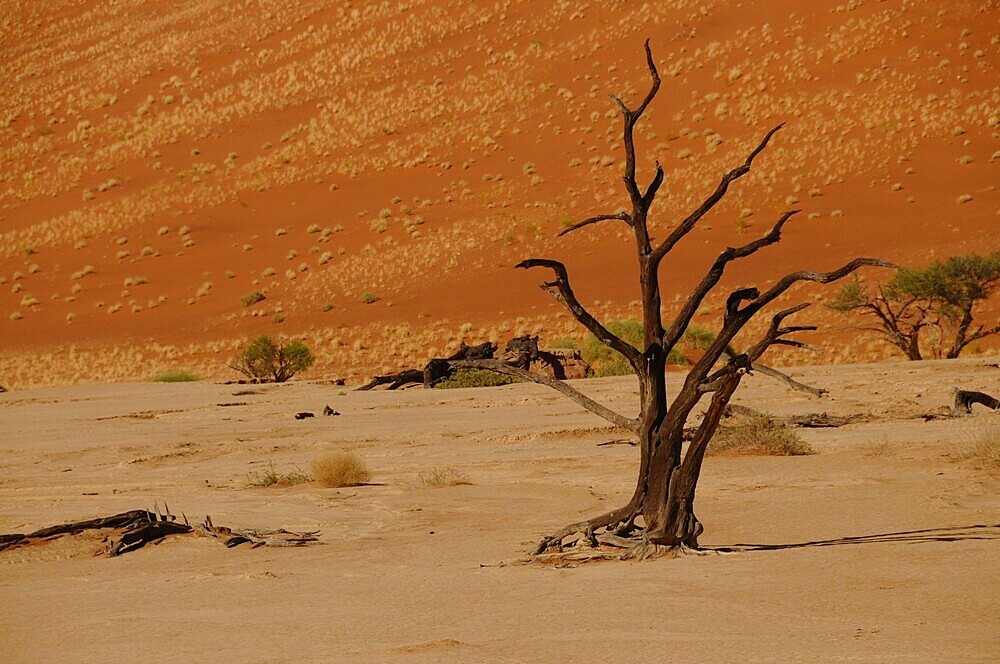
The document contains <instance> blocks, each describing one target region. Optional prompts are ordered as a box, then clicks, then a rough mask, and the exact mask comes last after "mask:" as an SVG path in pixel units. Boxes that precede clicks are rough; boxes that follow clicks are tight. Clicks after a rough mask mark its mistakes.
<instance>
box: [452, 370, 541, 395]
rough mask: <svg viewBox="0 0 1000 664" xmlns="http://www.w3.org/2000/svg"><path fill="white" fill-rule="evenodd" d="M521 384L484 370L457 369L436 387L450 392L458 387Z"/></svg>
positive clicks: (514, 379) (509, 377) (507, 377)
mask: <svg viewBox="0 0 1000 664" xmlns="http://www.w3.org/2000/svg"><path fill="white" fill-rule="evenodd" d="M519 382H521V381H520V380H518V379H517V378H514V377H513V376H506V375H504V374H499V373H496V372H495V371H487V370H485V369H459V370H458V371H456V372H455V373H454V374H452V376H451V377H450V378H446V379H445V380H443V381H441V382H440V383H438V384H437V385H436V387H438V388H440V389H442V390H450V389H455V388H459V387H496V386H498V385H510V384H511V383H519Z"/></svg>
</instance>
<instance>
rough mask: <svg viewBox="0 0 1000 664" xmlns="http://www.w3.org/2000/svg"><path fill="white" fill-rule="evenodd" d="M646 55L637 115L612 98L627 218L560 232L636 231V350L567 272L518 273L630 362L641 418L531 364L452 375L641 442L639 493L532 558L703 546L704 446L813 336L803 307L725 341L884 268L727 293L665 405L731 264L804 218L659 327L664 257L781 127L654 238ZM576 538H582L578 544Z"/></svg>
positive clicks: (728, 255) (810, 275)
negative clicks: (492, 375) (707, 337)
mask: <svg viewBox="0 0 1000 664" xmlns="http://www.w3.org/2000/svg"><path fill="white" fill-rule="evenodd" d="M645 50H646V63H647V66H648V69H649V74H650V77H651V79H652V83H651V86H650V89H649V92H648V93H647V94H646V96H645V98H644V99H643V100H642V102H641V103H640V104H639V105H638V106H637V107H636V108H634V109H632V108H629V107H628V106H626V104H625V103H624V102H623V101H622V100H620V99H619V98H617V97H614V96H612V100H613V101H614V103H615V104H616V106H617V107H618V109H619V111H620V112H621V116H622V120H623V144H624V148H625V173H624V177H623V181H624V184H625V190H626V192H627V193H628V198H629V201H630V208H629V210H627V211H621V212H616V213H611V214H599V215H596V216H593V217H590V218H588V219H585V220H583V221H580V222H578V223H576V224H573V225H570V226H568V227H567V228H565V229H563V230H562V231H561V232H560V233H559V235H565V234H567V233H572V232H576V231H579V230H580V229H582V228H585V227H587V226H590V225H592V224H597V223H601V222H605V221H611V222H618V223H624V224H626V225H627V226H628V227H629V229H630V230H631V231H632V234H633V236H634V238H635V248H636V259H637V261H638V267H639V287H640V291H641V303H642V323H643V335H642V336H643V339H642V344H641V346H636V345H633V344H631V343H628V342H626V341H625V340H623V339H622V338H621V337H619V336H617V335H616V334H614V333H613V332H612V331H611V330H609V329H608V327H606V326H605V325H604V324H602V323H601V322H600V321H598V320H597V319H596V318H594V316H592V315H591V314H590V312H588V311H587V309H586V308H585V307H584V306H583V305H582V304H581V303H580V301H579V300H578V299H577V297H576V295H575V293H574V292H573V289H572V287H571V285H570V279H569V274H568V272H567V270H566V267H565V266H564V265H563V264H562V263H560V262H558V261H554V260H547V259H538V258H532V259H528V260H525V261H522V262H521V263H519V264H518V265H517V267H518V268H523V269H531V268H543V269H546V270H549V271H550V272H551V273H552V279H551V280H550V281H546V282H545V283H543V284H542V288H543V289H544V290H545V291H547V292H548V293H550V294H551V295H552V296H553V297H555V298H556V299H557V300H558V301H560V302H561V303H562V304H563V305H565V307H566V308H567V309H568V310H569V311H570V313H572V315H573V316H574V317H575V318H576V320H577V321H579V322H580V323H581V324H582V325H583V326H584V327H586V328H587V329H588V330H589V331H590V332H591V333H592V334H593V335H594V336H595V337H596V338H597V339H599V340H600V341H601V342H602V343H604V344H605V345H607V346H608V347H610V348H611V349H613V350H614V351H616V352H618V353H619V354H621V355H622V356H623V357H624V358H625V360H626V361H627V362H628V363H629V365H630V366H631V367H632V369H633V371H634V372H635V373H636V375H637V376H638V378H639V397H640V411H639V415H638V417H635V418H633V417H628V416H625V415H622V414H620V413H617V412H614V411H612V410H611V409H610V408H607V407H606V406H604V405H603V404H600V403H598V402H596V401H594V400H593V399H591V398H590V397H588V396H586V395H585V394H583V393H582V392H580V391H579V390H577V389H576V388H575V387H572V386H570V385H569V384H567V383H565V382H562V381H558V380H554V379H550V378H548V377H546V376H541V375H538V374H534V373H532V372H530V371H528V370H526V369H523V368H521V366H524V364H523V363H516V362H510V361H505V360H468V361H458V362H455V363H454V365H456V366H464V367H473V368H480V369H490V370H492V371H496V372H499V373H504V374H508V375H512V376H516V377H518V378H522V379H524V380H529V381H534V382H536V383H541V384H544V385H548V386H550V387H553V388H555V389H557V390H559V391H560V392H562V393H563V394H566V395H567V396H569V397H570V398H572V399H574V400H575V401H576V402H577V403H579V404H581V405H582V406H584V407H585V408H587V409H588V410H590V411H592V412H594V413H596V414H597V415H600V416H601V417H603V418H605V419H606V420H608V421H610V422H612V423H614V424H617V425H619V426H621V427H624V428H626V429H629V430H630V431H633V432H634V433H635V434H636V435H637V437H638V439H639V454H640V458H639V472H638V477H637V481H636V486H635V491H634V492H633V495H632V498H631V499H630V500H629V501H628V503H627V504H625V505H624V506H622V507H620V508H618V509H615V510H612V511H610V512H607V513H605V514H601V515H598V516H595V517H593V518H591V519H587V520H585V521H580V522H578V523H572V524H569V525H568V526H566V527H565V528H562V529H560V530H558V531H557V532H555V533H553V534H551V535H548V536H546V537H544V538H543V539H542V540H541V542H540V543H539V544H538V546H537V548H536V550H535V553H536V555H537V554H542V553H543V552H545V551H547V550H549V549H557V550H560V551H561V550H562V548H563V547H565V546H568V545H569V544H573V543H576V544H577V545H584V546H589V547H597V546H598V545H599V544H604V545H606V546H607V547H612V548H622V549H624V550H625V553H624V554H621V553H614V554H613V553H609V552H607V551H606V550H602V549H590V550H589V551H584V550H577V552H571V554H570V555H578V556H587V557H610V556H612V555H614V556H618V555H622V556H624V557H637V558H645V557H648V556H650V555H654V554H662V553H666V552H670V551H674V550H677V549H678V548H683V547H690V548H697V547H698V536H699V535H700V534H701V533H702V531H703V526H702V524H701V523H700V522H699V520H698V518H697V517H696V516H695V510H694V499H695V490H696V488H697V484H698V478H699V476H700V474H701V467H702V460H703V458H704V455H705V449H706V447H707V446H708V443H709V441H710V440H711V438H712V435H713V434H714V433H715V431H716V428H717V427H718V425H719V421H720V419H721V417H722V415H723V411H724V410H725V407H726V405H727V404H728V402H729V399H730V398H731V397H732V395H733V393H734V392H735V391H736V388H737V386H738V385H739V384H740V381H741V380H742V378H743V376H744V375H745V374H747V373H748V372H749V371H750V370H752V369H754V368H756V366H757V365H756V363H757V361H758V359H759V358H760V357H761V356H762V355H763V354H764V352H765V351H766V350H767V349H768V348H770V347H771V346H775V345H785V346H794V347H804V346H805V344H803V343H801V342H799V341H796V340H794V339H791V338H789V337H790V336H791V335H793V334H795V333H796V332H801V331H805V330H814V329H816V328H815V327H813V326H796V325H787V324H786V322H785V321H786V320H787V319H788V318H789V317H790V316H791V315H792V314H795V313H797V312H799V311H801V310H802V309H804V308H805V307H806V306H808V304H800V305H797V306H794V307H791V308H788V309H784V310H781V311H778V312H777V313H775V314H774V315H773V317H772V319H771V324H770V326H769V327H768V329H767V331H766V332H765V333H764V334H763V336H762V337H761V338H760V339H758V340H757V341H756V342H755V343H753V344H751V345H750V346H749V347H748V348H747V349H746V351H745V352H744V353H742V354H739V355H735V356H734V355H732V354H731V353H729V352H728V351H727V348H728V347H729V344H730V343H731V342H732V341H733V339H734V337H735V336H736V335H737V334H738V333H739V332H740V331H742V330H743V329H744V327H746V325H747V323H749V322H750V321H751V320H752V319H753V318H754V317H755V316H757V315H758V314H760V313H761V312H762V311H763V310H764V308H765V307H766V306H767V305H769V304H771V303H772V302H774V301H775V300H776V299H777V298H778V297H779V296H781V295H782V294H784V293H785V292H786V291H788V289H789V288H791V287H792V286H794V285H796V284H798V283H800V282H816V283H828V282H832V281H836V280H838V279H841V278H842V277H844V276H846V275H848V274H851V273H852V272H854V271H855V270H857V269H858V268H860V267H862V266H886V265H888V264H887V263H885V262H883V261H880V260H877V259H872V258H858V259H855V260H852V261H850V262H849V263H847V264H846V265H843V266H841V267H839V268H837V269H835V270H833V271H831V272H806V271H801V272H792V273H790V274H788V275H785V276H784V277H781V278H780V279H777V280H776V281H775V282H774V285H773V286H771V287H770V288H768V289H767V290H765V291H763V292H761V291H760V290H758V289H757V288H756V287H745V288H739V289H737V290H734V291H732V292H731V293H729V295H728V297H727V299H726V307H725V315H724V318H723V321H722V325H721V327H720V329H719V330H718V332H717V333H716V335H715V338H714V340H713V341H712V342H711V344H710V345H709V346H708V347H707V348H706V349H705V352H704V355H703V356H702V357H701V358H700V359H699V360H698V361H697V362H696V363H695V364H694V365H693V366H692V367H691V370H690V372H689V373H688V375H687V377H686V379H685V381H684V384H683V386H682V387H681V389H680V391H679V392H678V393H677V394H676V395H675V396H674V397H673V399H669V398H668V394H667V389H666V381H665V375H664V371H665V365H666V359H667V356H668V354H669V353H670V351H671V349H673V348H674V346H675V345H676V344H677V343H678V342H679V341H680V340H681V338H682V336H683V334H684V331H685V330H686V329H687V328H688V326H689V324H690V323H691V319H692V318H693V317H694V315H695V313H696V312H697V310H698V308H699V306H700V305H701V303H702V302H703V301H704V299H705V297H706V296H707V295H708V294H709V293H710V292H712V291H713V290H714V289H715V288H716V286H717V285H718V284H719V281H720V280H721V278H722V276H723V273H724V272H725V270H726V267H727V266H728V265H729V264H730V263H732V262H733V261H737V260H740V259H743V258H746V257H748V256H750V255H752V254H754V253H756V252H757V251H759V250H760V249H763V248H765V247H768V246H770V245H772V244H775V243H777V242H778V241H779V240H780V239H781V230H782V228H783V227H784V225H785V223H787V222H788V220H789V219H791V218H792V216H793V215H795V214H796V212H798V211H797V210H789V211H787V212H785V213H784V214H782V215H781V216H780V217H779V218H778V220H777V221H776V223H775V224H774V226H773V227H772V228H771V230H770V232H768V233H767V234H766V235H764V236H763V237H761V238H758V239H756V240H754V241H752V242H749V243H747V244H745V245H743V246H740V247H729V248H727V249H725V250H724V251H722V252H721V253H720V254H719V256H718V258H716V259H715V261H714V263H713V264H712V265H711V266H710V267H709V269H708V271H707V272H706V274H705V275H704V276H703V277H702V279H701V281H700V282H699V283H698V285H697V286H696V287H695V288H694V290H693V291H691V293H690V294H689V295H688V297H687V298H686V300H685V301H684V303H683V304H682V305H681V308H680V310H679V311H678V312H677V313H676V315H675V316H674V318H673V320H671V321H664V319H663V317H662V313H661V306H660V305H661V301H660V266H661V264H662V262H663V259H664V258H665V257H666V256H667V255H668V254H669V253H670V252H671V251H673V250H674V249H675V247H676V246H677V245H678V243H679V242H680V241H681V240H682V239H683V238H684V237H685V236H686V235H687V234H688V233H689V232H690V231H691V230H692V229H693V228H694V227H695V225H696V224H697V223H698V221H699V220H700V219H702V218H703V217H704V216H705V215H706V214H708V213H709V212H710V211H711V210H712V209H713V208H714V207H715V206H716V205H717V204H718V203H719V201H721V200H722V199H723V197H724V196H725V195H726V192H727V191H728V190H729V187H730V185H732V183H733V182H735V181H736V180H738V179H739V178H741V177H743V176H744V175H746V174H747V173H748V172H750V168H751V165H752V164H753V161H754V159H755V158H756V157H757V156H758V155H759V154H760V153H761V152H762V151H763V150H764V149H765V148H766V147H767V144H768V142H769V141H770V140H771V138H772V137H773V136H774V134H775V133H776V132H777V131H778V130H780V129H781V125H778V126H777V127H774V128H773V129H771V130H770V131H768V132H767V134H766V135H765V136H764V138H763V139H762V140H761V141H760V143H759V144H758V145H757V147H755V148H754V149H753V151H751V152H750V154H749V155H748V156H747V157H746V159H745V160H744V161H743V163H742V164H740V165H738V166H737V167H736V168H734V169H732V170H730V171H729V172H727V173H725V174H724V175H723V176H722V179H721V181H720V182H719V184H718V185H717V186H716V187H715V190H714V191H712V193H711V194H710V195H709V196H708V197H707V198H706V199H705V200H704V201H703V202H702V203H701V205H699V206H698V207H697V208H696V209H694V210H693V211H692V212H691V213H690V214H688V215H687V216H686V217H684V218H683V219H681V220H680V221H679V223H677V224H676V226H674V227H673V229H672V230H670V232H669V233H667V234H666V237H664V238H662V239H660V240H658V241H654V238H653V237H652V236H651V234H650V232H649V228H648V224H647V217H648V214H649V210H650V207H651V206H652V204H653V200H654V198H655V196H656V193H657V191H658V190H659V188H660V186H661V185H662V184H663V175H664V173H663V168H662V167H661V166H660V164H659V163H657V164H656V167H655V174H654V175H653V178H652V181H651V182H650V183H649V185H647V186H646V187H645V188H642V187H640V185H639V183H638V181H637V180H636V157H635V144H634V142H633V132H634V129H635V125H636V123H637V122H638V121H639V118H640V117H641V116H642V114H643V112H644V111H645V110H646V108H647V107H648V106H649V104H650V102H651V101H652V100H653V98H654V97H655V96H656V93H657V91H658V90H659V87H660V77H659V74H658V73H657V70H656V65H655V64H654V62H653V56H652V53H651V51H650V48H649V42H648V40H647V42H646V44H645ZM518 364H520V365H521V366H518ZM772 371H773V370H772ZM773 373H776V372H773ZM779 375H780V374H779ZM704 399H708V400H709V403H708V407H707V410H706V411H705V413H704V415H703V416H702V418H701V420H700V422H698V424H697V425H696V426H695V427H693V434H692V435H690V442H689V443H688V444H687V446H686V449H685V445H684V443H685V428H686V425H687V423H688V421H689V419H690V418H692V413H693V411H694V410H695V407H696V406H698V404H699V403H701V402H702V401H703V400H704ZM576 535H579V537H576V539H572V538H573V537H574V536H576Z"/></svg>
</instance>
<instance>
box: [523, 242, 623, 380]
mask: <svg viewBox="0 0 1000 664" xmlns="http://www.w3.org/2000/svg"><path fill="white" fill-rule="evenodd" d="M515 267H519V268H524V269H528V268H533V267H547V268H549V269H551V270H552V271H553V272H555V274H556V280H555V281H552V282H546V283H544V284H542V288H543V289H544V290H546V291H549V292H550V293H551V292H552V291H551V290H550V289H552V288H554V289H556V293H553V295H556V294H557V297H556V299H558V300H559V301H561V302H562V303H563V304H564V305H565V306H566V308H567V309H568V310H569V312H570V313H571V314H573V316H574V317H575V318H576V319H577V320H578V321H579V322H580V324H581V325H583V326H584V327H586V328H587V329H588V330H590V331H591V333H593V335H594V336H595V337H597V338H598V339H600V340H601V342H602V343H604V344H605V345H606V346H608V347H610V348H613V349H614V350H616V351H618V352H619V353H621V354H622V355H623V356H624V357H625V359H626V360H628V362H629V364H631V365H632V366H633V367H634V368H636V370H638V367H640V366H641V365H642V353H641V352H640V351H639V349H637V348H636V347H635V346H633V345H632V344H630V343H628V342H627V341H625V340H623V339H621V338H620V337H618V336H616V335H615V334H613V333H612V332H611V331H610V330H608V328H606V327H604V326H603V325H602V324H601V323H600V322H599V321H598V320H597V319H596V318H594V317H593V316H592V315H591V314H590V312H589V311H587V310H586V309H585V308H584V307H583V305H582V304H580V301H579V300H577V299H576V295H575V294H574V293H573V289H572V288H571V287H570V285H569V274H568V273H567V272H566V266H565V265H563V264H562V263H560V262H559V261H554V260H548V259H544V258H529V259H528V260H524V261H521V262H520V263H518V264H517V265H515Z"/></svg>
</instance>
